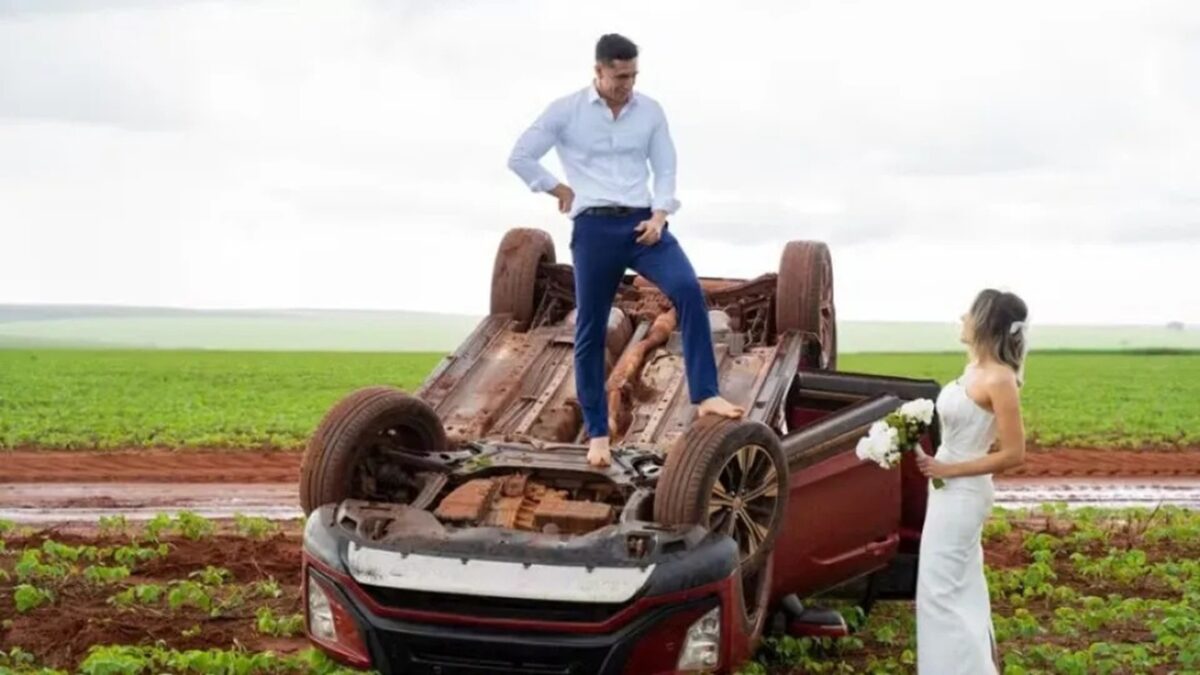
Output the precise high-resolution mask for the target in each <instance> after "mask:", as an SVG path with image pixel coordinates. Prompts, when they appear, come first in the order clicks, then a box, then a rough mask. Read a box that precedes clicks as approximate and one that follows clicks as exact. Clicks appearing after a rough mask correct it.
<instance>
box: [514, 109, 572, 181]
mask: <svg viewBox="0 0 1200 675" xmlns="http://www.w3.org/2000/svg"><path fill="white" fill-rule="evenodd" d="M566 119H567V110H566V106H564V105H562V102H561V101H556V102H554V103H551V104H550V105H549V106H548V107H547V108H546V110H545V111H544V112H543V113H542V114H541V116H539V117H538V118H537V119H536V120H534V122H533V124H532V125H530V127H529V128H528V129H526V130H525V133H523V134H521V136H520V138H518V139H517V144H516V145H515V146H514V147H513V149H512V153H511V154H510V155H509V156H508V168H509V169H512V170H513V172H514V173H516V174H517V175H518V176H520V177H521V180H523V181H525V184H526V185H528V186H529V189H530V190H533V191H534V192H549V191H550V190H553V189H554V187H555V186H557V185H558V184H559V182H560V181H559V180H558V178H555V176H554V174H552V173H550V172H549V171H547V170H546V169H545V167H543V166H542V163H541V159H542V157H543V156H545V154H546V153H547V152H549V151H550V148H552V147H554V144H555V143H556V142H557V141H558V137H559V134H560V133H562V129H563V127H564V126H565V124H566Z"/></svg>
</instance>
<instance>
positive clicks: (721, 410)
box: [696, 396, 746, 419]
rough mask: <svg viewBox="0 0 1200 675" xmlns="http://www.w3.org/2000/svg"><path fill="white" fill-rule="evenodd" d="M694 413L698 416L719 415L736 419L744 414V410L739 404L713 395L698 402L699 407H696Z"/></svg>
mask: <svg viewBox="0 0 1200 675" xmlns="http://www.w3.org/2000/svg"><path fill="white" fill-rule="evenodd" d="M696 414H697V415H698V416H699V417H704V416H705V415H719V416H721V417H729V418H732V419H738V418H739V417H741V416H742V415H745V414H746V411H745V410H744V409H743V408H742V407H741V406H740V405H734V404H732V403H730V402H729V401H726V400H725V399H723V398H721V397H720V396H713V397H712V398H706V399H704V400H703V401H701V402H700V407H699V409H697V411H696Z"/></svg>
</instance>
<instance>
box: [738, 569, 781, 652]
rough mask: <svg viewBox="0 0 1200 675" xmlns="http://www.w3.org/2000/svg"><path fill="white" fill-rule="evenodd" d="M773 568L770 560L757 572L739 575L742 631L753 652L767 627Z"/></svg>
mask: <svg viewBox="0 0 1200 675" xmlns="http://www.w3.org/2000/svg"><path fill="white" fill-rule="evenodd" d="M773 567H774V565H772V564H771V561H770V559H769V558H768V559H767V563H766V564H765V565H762V566H761V567H759V568H758V569H757V570H753V571H750V570H742V572H741V574H740V575H739V576H740V577H741V578H740V582H741V604H742V613H741V617H742V629H743V630H744V631H745V634H746V636H747V637H748V638H749V639H750V650H751V651H752V652H753V651H754V650H755V649H756V648H757V646H758V641H759V640H760V639H761V638H762V634H763V629H764V628H765V627H766V625H767V617H768V616H769V613H768V609H769V604H770V601H771V581H772V574H773V571H774V570H773Z"/></svg>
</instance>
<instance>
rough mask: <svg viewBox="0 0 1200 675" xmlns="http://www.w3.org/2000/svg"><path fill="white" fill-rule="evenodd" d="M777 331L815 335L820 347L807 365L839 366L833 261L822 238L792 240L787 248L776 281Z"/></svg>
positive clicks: (827, 368)
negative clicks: (816, 239) (821, 240)
mask: <svg viewBox="0 0 1200 675" xmlns="http://www.w3.org/2000/svg"><path fill="white" fill-rule="evenodd" d="M775 331H776V333H786V332H788V331H798V332H800V333H804V334H807V335H809V336H811V337H812V338H814V339H815V340H816V341H817V343H818V345H819V349H818V350H816V353H813V354H809V355H806V357H807V358H806V361H807V363H806V364H805V365H807V366H810V367H814V368H822V369H825V370H834V369H835V368H836V367H837V312H836V309H835V307H834V303H833V262H832V261H831V259H830V257H829V247H828V246H826V245H825V244H823V243H821V242H819V241H792V242H788V244H787V246H785V247H784V248H783V256H782V257H781V258H780V260H779V276H778V279H777V280H776V282H775Z"/></svg>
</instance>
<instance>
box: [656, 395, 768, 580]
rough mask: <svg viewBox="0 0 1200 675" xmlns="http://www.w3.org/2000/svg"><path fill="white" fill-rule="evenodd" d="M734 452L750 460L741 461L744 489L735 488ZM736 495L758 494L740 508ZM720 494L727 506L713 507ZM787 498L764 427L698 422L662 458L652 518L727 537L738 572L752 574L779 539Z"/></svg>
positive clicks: (721, 420) (728, 421) (710, 418)
mask: <svg viewBox="0 0 1200 675" xmlns="http://www.w3.org/2000/svg"><path fill="white" fill-rule="evenodd" d="M740 450H746V451H747V453H749V454H748V455H745V456H743V459H744V458H745V457H750V459H748V460H746V461H747V462H748V463H749V469H750V470H749V472H746V473H747V475H748V479H749V480H748V482H747V483H744V484H743V483H740V479H741V477H742V471H741V468H740V467H739V466H738V463H739V458H737V457H735V455H736V454H738V452H739V451H740ZM718 481H720V490H718V487H717V485H718ZM739 490H741V492H742V493H744V494H753V493H755V492H759V491H761V492H762V495H760V496H758V497H756V498H754V499H752V501H751V503H750V504H746V505H744V506H743V505H741V502H740V499H741V495H740V494H738V491H739ZM722 491H723V492H724V494H725V495H728V497H727V498H728V499H729V500H730V506H728V507H723V506H721V505H719V504H715V503H714V501H715V500H716V499H724V498H723V497H720V496H719V494H720V492H722ZM787 493H788V471H787V459H786V458H785V457H784V455H783V450H782V449H781V448H780V446H779V438H778V437H777V436H776V435H775V432H774V431H772V430H771V428H770V427H768V426H766V425H765V424H762V423H760V422H747V421H740V420H731V419H726V418H721V417H715V416H708V417H702V418H700V420H698V421H697V422H696V423H695V424H693V425H692V426H691V428H689V429H688V430H687V432H686V433H684V435H683V436H681V437H680V438H679V440H678V441H676V443H675V444H674V446H673V447H672V448H671V451H670V454H668V455H667V461H666V464H665V465H664V466H663V470H662V475H661V476H660V477H659V479H658V486H657V488H656V489H655V495H654V519H655V520H656V521H658V522H660V523H663V524H665V525H694V524H700V525H704V526H706V527H708V528H710V529H714V530H718V531H722V532H724V533H726V534H729V535H730V536H732V537H733V539H734V540H735V541H737V543H738V548H739V550H740V552H741V561H740V564H741V566H742V569H743V573H748V572H750V573H752V572H756V571H758V570H759V568H760V567H761V566H762V565H763V563H764V562H765V561H766V560H767V559H768V556H769V555H770V553H771V551H772V549H773V548H774V546H775V541H776V540H777V539H778V538H779V531H780V529H781V528H782V526H783V520H784V515H785V513H786V512H787ZM751 504H752V505H753V506H751ZM710 506H712V507H713V510H712V513H711V515H710ZM739 516H741V517H739ZM745 518H751V520H753V522H754V525H755V526H756V527H753V528H752V526H751V525H749V524H747V522H746V520H744V519H745ZM764 531H765V534H762V532H764ZM756 539H757V541H755V540H756Z"/></svg>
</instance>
